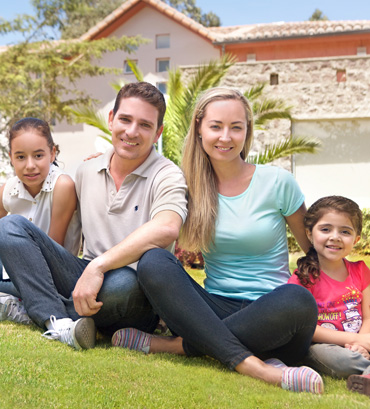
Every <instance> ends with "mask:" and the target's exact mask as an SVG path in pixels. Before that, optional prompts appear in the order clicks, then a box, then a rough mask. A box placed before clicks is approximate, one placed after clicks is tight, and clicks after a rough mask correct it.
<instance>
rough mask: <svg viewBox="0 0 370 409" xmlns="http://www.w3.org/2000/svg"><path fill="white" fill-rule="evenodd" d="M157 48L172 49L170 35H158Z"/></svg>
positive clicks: (156, 38)
mask: <svg viewBox="0 0 370 409" xmlns="http://www.w3.org/2000/svg"><path fill="white" fill-rule="evenodd" d="M155 46H156V48H170V35H169V34H158V35H157V36H156V37H155Z"/></svg>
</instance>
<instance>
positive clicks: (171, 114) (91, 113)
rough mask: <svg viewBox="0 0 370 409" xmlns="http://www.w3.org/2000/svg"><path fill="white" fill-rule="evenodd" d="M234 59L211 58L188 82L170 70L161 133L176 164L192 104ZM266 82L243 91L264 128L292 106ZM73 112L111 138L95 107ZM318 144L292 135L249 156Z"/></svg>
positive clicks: (258, 159)
mask: <svg viewBox="0 0 370 409" xmlns="http://www.w3.org/2000/svg"><path fill="white" fill-rule="evenodd" d="M234 63H235V58H234V57H232V56H230V55H225V56H223V57H222V58H221V59H220V60H219V61H210V62H209V63H208V64H206V65H201V66H199V67H198V69H197V70H196V73H195V75H193V76H192V78H191V79H190V80H189V81H188V83H186V84H185V83H184V81H183V79H182V77H181V71H180V70H179V69H176V70H172V71H169V79H168V82H167V95H168V100H167V110H166V114H165V117H164V124H165V126H164V129H163V134H162V140H163V155H164V156H166V157H167V158H169V159H171V160H172V161H173V162H175V163H176V164H179V163H180V160H181V147H182V143H183V139H184V138H185V136H186V134H187V132H188V129H189V126H190V121H191V115H192V112H193V108H194V105H195V102H196V100H197V98H198V96H199V94H200V93H201V92H203V91H204V90H206V89H208V88H211V87H215V86H218V85H219V84H220V82H221V80H222V79H223V78H224V77H225V75H226V73H227V71H228V70H229V68H230V67H231V66H232V65H233V64H234ZM128 65H129V66H130V68H131V70H132V71H133V73H134V74H135V77H136V79H137V80H138V81H142V80H143V73H142V72H141V71H140V70H139V68H138V67H137V66H136V64H135V63H134V62H133V61H128ZM111 85H112V87H113V88H114V89H115V90H117V91H118V90H119V89H120V88H121V87H122V85H123V83H122V82H115V83H113V84H111ZM265 86H266V84H265V83H259V84H257V85H256V86H253V87H251V88H250V89H248V90H247V91H246V92H245V93H244V95H245V96H246V97H247V99H248V100H249V101H250V102H251V104H252V110H253V116H254V124H255V129H257V130H264V129H265V128H266V125H267V124H268V123H269V122H270V121H271V120H274V119H291V109H292V107H291V106H287V105H286V103H285V102H284V101H283V100H281V99H276V98H274V99H273V98H267V97H265V96H264V89H265ZM72 112H73V113H74V115H75V120H76V122H79V123H86V124H88V125H91V126H94V127H96V128H98V129H100V130H101V131H102V132H103V134H102V135H99V136H100V137H102V138H103V139H105V140H107V141H111V133H110V131H109V129H108V125H107V122H106V120H105V119H104V118H103V116H102V115H101V114H98V113H96V111H95V110H94V109H93V108H91V107H86V108H83V109H79V110H77V109H76V110H72ZM319 146H320V143H319V142H318V141H317V140H313V139H307V138H303V137H290V138H288V139H284V140H282V141H280V142H278V143H276V144H273V145H270V146H268V147H266V149H265V151H264V152H263V153H262V154H258V155H254V156H250V157H249V158H248V159H247V160H248V162H251V163H268V162H272V161H273V160H276V159H279V158H282V157H286V156H289V155H292V154H300V153H315V152H316V151H317V148H318V147H319Z"/></svg>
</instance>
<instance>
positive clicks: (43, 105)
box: [0, 0, 144, 133]
mask: <svg viewBox="0 0 370 409" xmlns="http://www.w3.org/2000/svg"><path fill="white" fill-rule="evenodd" d="M32 3H33V5H34V7H35V15H21V16H18V17H17V18H16V19H15V20H13V21H4V20H1V21H0V38H1V35H2V34H6V33H9V32H17V33H20V34H21V35H22V36H23V41H21V42H20V43H18V44H16V45H14V46H10V47H8V48H7V50H6V51H4V52H2V53H0V92H1V98H0V114H1V117H2V122H1V124H0V133H1V132H3V131H4V130H5V129H6V128H7V127H8V126H9V124H10V123H11V122H12V121H14V120H15V119H18V118H20V117H24V116H36V117H41V118H44V119H45V120H47V121H49V122H50V121H52V120H55V119H57V120H62V119H67V120H72V119H73V117H72V114H71V107H72V106H80V105H86V104H89V103H91V101H92V100H91V97H90V96H89V95H88V94H87V93H86V92H83V91H81V90H80V89H78V87H77V86H76V82H77V81H78V80H79V79H80V78H86V77H94V76H100V75H105V74H108V73H114V74H117V73H119V72H121V70H118V69H114V68H108V67H104V66H101V65H99V64H98V62H97V61H98V60H100V59H101V58H102V56H103V54H104V53H106V52H113V51H116V50H124V51H125V52H130V50H131V49H132V48H133V47H137V46H139V45H140V44H141V43H143V42H144V40H143V39H141V38H140V37H135V38H134V37H130V38H127V37H122V38H119V39H118V38H109V39H108V38H105V39H101V40H96V41H91V42H82V41H78V40H75V41H63V40H60V41H55V40H54V41H51V39H54V38H55V37H57V35H58V34H55V36H54V34H53V33H54V31H53V30H56V31H58V30H59V29H60V27H61V21H62V19H63V18H64V17H63V16H64V9H63V7H64V5H65V4H64V3H65V2H64V1H62V0H33V1H32Z"/></svg>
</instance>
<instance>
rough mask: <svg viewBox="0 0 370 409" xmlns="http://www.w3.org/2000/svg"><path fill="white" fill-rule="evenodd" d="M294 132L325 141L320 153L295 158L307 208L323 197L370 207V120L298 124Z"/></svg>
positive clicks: (305, 122) (298, 122) (323, 121)
mask: <svg viewBox="0 0 370 409" xmlns="http://www.w3.org/2000/svg"><path fill="white" fill-rule="evenodd" d="M292 129H293V134H300V135H307V136H315V137H316V138H318V139H319V140H320V141H321V142H322V149H321V151H320V153H319V154H317V155H297V156H296V157H295V158H294V165H295V167H294V169H295V175H296V178H297V180H298V182H299V184H300V186H301V188H302V190H303V192H304V193H305V195H306V203H307V205H310V204H312V202H314V201H315V200H317V199H318V198H320V197H322V196H327V195H341V196H347V197H349V198H351V199H352V200H354V201H356V202H357V203H358V204H359V206H360V207H361V208H370V143H369V142H370V118H367V119H361V118H358V119H351V120H321V121H317V122H316V121H315V122H313V121H297V122H294V123H293V128H292Z"/></svg>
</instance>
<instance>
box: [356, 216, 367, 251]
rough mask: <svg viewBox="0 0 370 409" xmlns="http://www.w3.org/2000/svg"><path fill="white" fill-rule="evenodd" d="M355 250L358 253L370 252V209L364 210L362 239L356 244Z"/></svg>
mask: <svg viewBox="0 0 370 409" xmlns="http://www.w3.org/2000/svg"><path fill="white" fill-rule="evenodd" d="M354 251H355V252H356V253H358V254H370V209H363V210H362V234H361V240H360V241H359V242H358V243H357V244H356V246H355V248H354Z"/></svg>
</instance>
